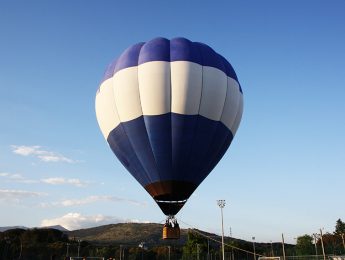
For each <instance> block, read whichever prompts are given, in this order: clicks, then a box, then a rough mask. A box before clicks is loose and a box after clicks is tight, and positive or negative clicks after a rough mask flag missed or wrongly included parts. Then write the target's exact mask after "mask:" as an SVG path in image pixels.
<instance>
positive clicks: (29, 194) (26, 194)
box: [0, 189, 46, 202]
mask: <svg viewBox="0 0 345 260" xmlns="http://www.w3.org/2000/svg"><path fill="white" fill-rule="evenodd" d="M44 195H46V194H45V193H41V192H34V191H24V190H2V189H0V201H14V202H19V201H21V200H23V199H27V198H34V197H41V196H44Z"/></svg>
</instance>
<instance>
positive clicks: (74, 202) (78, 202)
mask: <svg viewBox="0 0 345 260" xmlns="http://www.w3.org/2000/svg"><path fill="white" fill-rule="evenodd" d="M100 201H106V202H107V201H108V202H125V203H131V204H134V205H137V206H146V203H143V202H139V201H136V200H129V199H124V198H119V197H115V196H108V195H97V196H89V197H86V198H83V199H68V200H62V201H60V202H52V203H42V204H41V206H42V207H52V206H60V207H74V206H82V205H86V204H91V203H96V202H100Z"/></svg>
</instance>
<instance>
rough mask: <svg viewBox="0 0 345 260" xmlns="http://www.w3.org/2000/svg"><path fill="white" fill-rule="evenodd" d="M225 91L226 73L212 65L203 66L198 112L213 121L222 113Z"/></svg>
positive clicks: (218, 118)
mask: <svg viewBox="0 0 345 260" xmlns="http://www.w3.org/2000/svg"><path fill="white" fill-rule="evenodd" d="M226 91H227V76H226V74H225V73H224V72H223V71H221V70H219V69H216V68H213V67H203V73H202V94H201V101H200V110H199V114H200V115H202V116H204V117H206V118H208V119H211V120H215V121H219V120H220V117H221V115H222V111H223V107H224V101H225V97H226Z"/></svg>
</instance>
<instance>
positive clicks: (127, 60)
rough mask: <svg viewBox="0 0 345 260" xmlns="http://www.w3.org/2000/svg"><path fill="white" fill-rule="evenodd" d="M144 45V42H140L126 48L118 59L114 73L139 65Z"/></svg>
mask: <svg viewBox="0 0 345 260" xmlns="http://www.w3.org/2000/svg"><path fill="white" fill-rule="evenodd" d="M143 45H144V43H143V42H140V43H137V44H135V45H133V46H131V47H129V48H128V49H126V50H125V51H124V52H123V53H122V54H121V56H120V57H119V59H118V60H117V63H116V66H115V68H114V74H115V73H116V72H117V71H119V70H122V69H125V68H129V67H134V66H138V58H139V53H140V50H141V48H142V47H143Z"/></svg>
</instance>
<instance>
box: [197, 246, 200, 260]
mask: <svg viewBox="0 0 345 260" xmlns="http://www.w3.org/2000/svg"><path fill="white" fill-rule="evenodd" d="M199 253H200V252H199V244H196V254H197V259H198V260H200V255H199Z"/></svg>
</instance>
